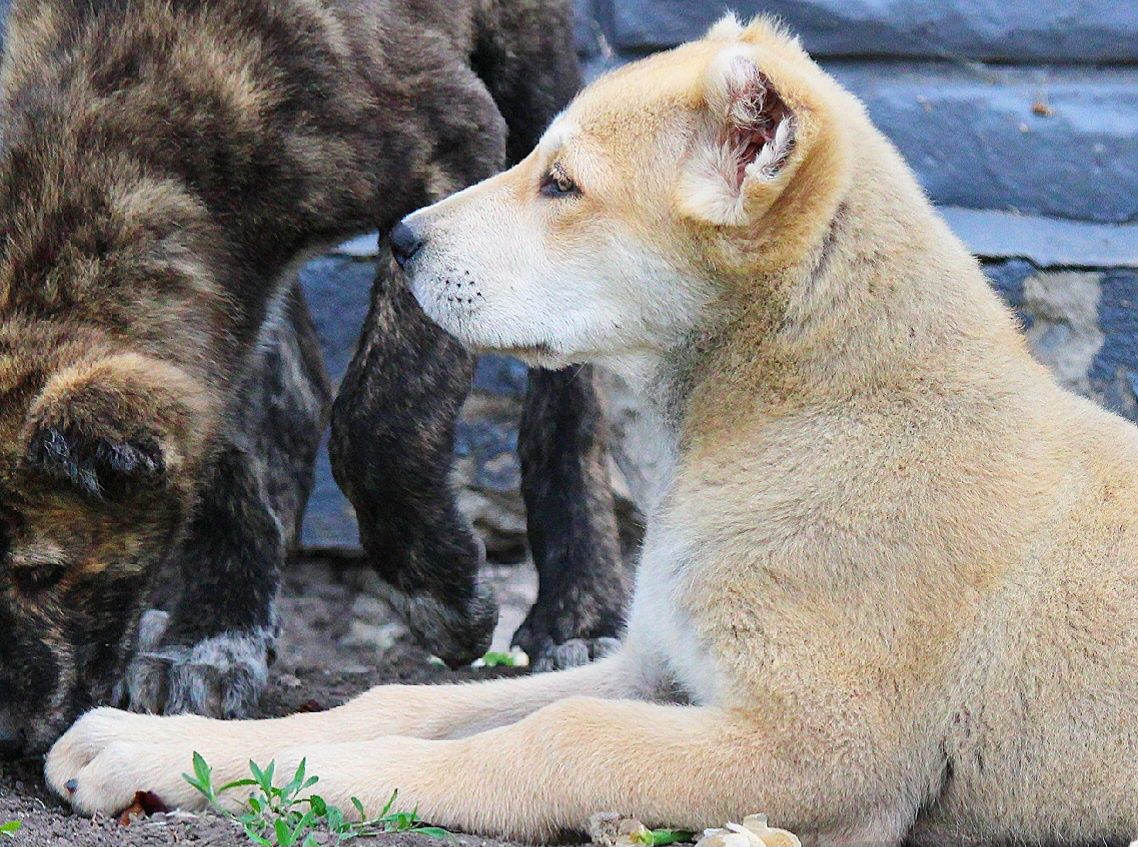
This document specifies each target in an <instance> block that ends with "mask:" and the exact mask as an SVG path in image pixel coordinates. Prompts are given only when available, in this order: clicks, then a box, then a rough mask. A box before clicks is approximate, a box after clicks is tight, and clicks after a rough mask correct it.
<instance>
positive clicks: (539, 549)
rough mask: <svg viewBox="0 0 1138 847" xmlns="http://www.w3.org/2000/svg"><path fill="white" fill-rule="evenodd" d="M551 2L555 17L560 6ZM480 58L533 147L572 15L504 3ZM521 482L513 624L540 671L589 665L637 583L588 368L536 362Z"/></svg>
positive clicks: (508, 114)
mask: <svg viewBox="0 0 1138 847" xmlns="http://www.w3.org/2000/svg"><path fill="white" fill-rule="evenodd" d="M565 13H566V8H565V7H561V9H560V10H558V9H557V8H555V7H553V6H550V7H549V8H547V10H546V14H547V16H548V17H552V16H555V15H557V14H565ZM497 14H498V16H497V19H496V20H495V22H494V23H495V26H493V27H491V28H490V29H489V30H488V31H489V32H491V33H493V35H491V36H489V37H488V38H487V39H486V41H485V42H484V43H483V44H482V45H481V46H480V52H479V53H477V54H476V55H475V56H474V63H475V67H476V68H477V70H478V73H479V75H480V76H481V77H482V79H483V80H484V81H485V83H486V86H487V88H488V89H489V90H490V92H491V94H492V95H493V96H494V100H495V101H496V102H497V104H498V107H499V109H501V111H502V116H503V117H504V118H505V119H506V124H507V126H508V128H509V139H508V142H507V152H508V158H509V160H510V163H511V164H513V163H514V162H517V161H520V160H521V159H522V158H523V157H525V156H526V155H528V154H529V152H530V150H532V149H533V148H534V147H535V146H536V144H537V142H538V140H539V139H540V138H541V135H542V133H543V132H545V129H546V127H547V126H548V124H549V123H550V122H551V121H552V120H553V118H554V117H555V116H556V115H557V113H558V112H560V111H561V110H562V109H563V108H564V107H565V105H566V104H567V103H568V102H569V100H570V99H571V98H572V97H573V95H574V94H576V92H577V89H578V87H579V86H580V72H579V70H578V67H577V58H576V55H575V54H574V52H573V46H572V43H571V40H570V39H567V38H566V37H565V31H566V30H568V29H569V28H570V27H569V21H567V20H566V21H563V22H562V24H561V25H560V26H558V25H556V24H553V23H551V22H550V20H548V19H542V18H539V17H535V16H534V15H533V14H531V13H529V12H528V11H527V9H526V8H525V6H524V5H523V4H508V3H507V4H500V5H499V7H498V13H497ZM519 450H520V453H521V458H522V491H523V494H524V496H525V502H526V511H527V515H528V527H529V539H530V547H531V548H532V551H533V557H534V564H535V565H536V566H537V571H538V576H539V580H540V587H539V591H538V597H537V603H536V604H535V605H534V607H533V609H531V610H530V613H529V616H528V617H527V618H526V620H525V623H523V624H522V626H521V627H520V628H519V629H518V631H517V632H516V633H515V634H514V639H513V641H514V643H515V644H517V645H518V646H520V647H521V648H522V649H524V650H525V651H526V652H527V653H528V654H529V655H530V657H531V659H532V661H533V665H534V668H535V669H538V670H549V669H552V668H566V667H571V666H573V665H579V664H584V663H586V662H588V661H589V660H590V659H591V658H596V657H598V656H600V655H602V654H604V653H605V652H608V651H609V650H611V649H612V648H613V647H615V646H616V643H617V642H616V637H617V636H618V635H619V634H620V629H621V624H622V620H623V615H622V613H623V610H624V606H625V603H626V601H627V600H628V596H629V591H630V589H631V585H630V582H631V580H630V578H629V575H628V574H627V573H626V569H625V567H624V564H623V561H622V559H621V555H620V543H619V540H618V536H617V528H616V519H615V516H614V513H613V496H612V488H611V484H610V481H609V474H608V464H609V462H608V447H607V445H606V427H605V422H604V412H603V410H602V408H601V404H600V400H599V397H598V387H597V382H596V379H595V378H594V373H593V369H592V368H591V367H585V368H570V369H567V370H564V371H558V372H548V371H536V370H531V371H530V374H529V390H528V392H527V394H526V403H525V412H524V414H523V417H522V424H521V432H520V435H519Z"/></svg>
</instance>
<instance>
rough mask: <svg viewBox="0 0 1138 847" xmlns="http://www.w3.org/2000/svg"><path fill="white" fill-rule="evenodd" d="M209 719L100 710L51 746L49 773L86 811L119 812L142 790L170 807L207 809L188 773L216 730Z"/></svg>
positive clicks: (73, 802)
mask: <svg viewBox="0 0 1138 847" xmlns="http://www.w3.org/2000/svg"><path fill="white" fill-rule="evenodd" d="M208 723H209V722H207V721H205V720H204V719H201V718H197V717H193V716H182V717H174V718H164V717H157V716H154V715H137V714H132V713H130V712H123V711H119V710H118V709H107V708H103V709H96V710H95V711H93V712H89V713H87V714H86V715H85V716H83V717H82V718H80V719H79V721H78V722H76V724H75V725H74V726H73V727H71V729H69V730H68V731H67V732H66V733H64V735H63V737H62V738H60V739H59V740H58V741H57V742H56V743H55V746H53V747H52V748H51V751H50V752H49V753H48V754H47V760H46V762H45V765H44V777H45V779H46V780H47V784H48V786H49V787H50V788H51V789H52V791H54V792H55V793H56V794H58V795H59V796H60V797H62V798H63V799H64V800H66V801H68V802H69V803H71V805H72V806H73V807H74V808H75V809H76V810H77V811H79V812H83V813H85V814H95V813H97V812H103V813H106V814H113V813H115V812H119V811H121V810H123V809H125V808H126V807H127V806H129V805H130V804H131V803H132V802H133V800H134V797H135V794H136V793H137V792H139V791H148V792H151V793H153V794H154V795H156V796H157V798H158V799H159V800H160V801H161V802H162V803H163V804H164V805H166V806H170V807H175V806H176V807H179V808H185V809H195V808H201V807H202V806H204V804H205V798H204V797H203V796H202V795H201V794H200V793H199V792H198V791H196V790H195V789H194V788H193V787H191V786H190V785H189V783H187V782H186V780H185V779H184V778H183V776H182V774H183V773H186V772H188V771H190V770H191V769H192V765H193V753H194V751H195V750H196V749H199V746H200V742H202V741H204V740H206V739H209V738H210V736H211V734H213V733H211V732H210V728H209V726H208ZM195 741H196V742H199V743H195Z"/></svg>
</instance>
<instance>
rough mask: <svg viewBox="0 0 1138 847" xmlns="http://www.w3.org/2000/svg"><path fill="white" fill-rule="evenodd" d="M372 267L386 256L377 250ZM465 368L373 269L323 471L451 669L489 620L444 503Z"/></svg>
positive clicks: (387, 272)
mask: <svg viewBox="0 0 1138 847" xmlns="http://www.w3.org/2000/svg"><path fill="white" fill-rule="evenodd" d="M380 246H381V248H382V249H381V256H386V255H387V244H386V240H384V242H382V243H381V245H380ZM471 371H472V359H471V357H470V355H469V354H468V353H466V352H465V351H464V350H463V349H462V348H461V347H460V346H459V344H458V343H457V342H456V341H454V339H452V338H451V337H450V336H448V335H447V334H445V333H444V332H443V331H442V330H440V329H439V328H438V327H436V326H435V325H434V324H432V323H431V322H430V321H429V320H427V318H426V316H425V315H424V314H423V313H422V310H421V309H420V308H419V305H418V304H417V303H416V302H415V299H414V297H412V296H411V293H410V292H409V291H408V290H407V288H406V286H405V285H404V284H403V279H402V275H401V274H400V273H399V272H398V271H397V270H396V269H394V268H393V267H391V265H390V263H389V261H387V260H386V259H381V260H380V263H379V270H378V273H377V274H376V280H375V286H374V288H373V290H372V302H371V309H370V311H369V313H368V317H367V321H366V322H365V323H364V332H363V335H362V336H361V338H360V343H359V347H358V349H357V350H356V355H355V358H354V359H353V360H352V363H351V365H350V366H349V367H348V371H347V374H346V375H345V376H344V380H343V382H342V383H341V384H340V392H339V395H338V396H337V398H336V402H335V404H334V406H333V411H332V441H331V446H330V451H331V457H332V470H333V473H334V474H335V477H336V481H337V482H338V483H339V484H340V487H341V488H342V489H343V490H344V493H345V494H346V495H347V497H348V499H349V500H351V502H352V505H353V506H354V507H355V510H356V517H357V519H358V520H359V527H360V540H361V542H362V543H363V547H364V550H365V552H366V553H367V555H368V557H369V559H370V561H371V564H372V565H373V566H374V567H375V569H376V570H377V571H378V572H379V574H380V576H382V577H383V579H384V580H385V581H386V582H387V584H388V585H389V586H390V587H391V591H390V593H389V595H388V596H389V599H390V600H391V602H392V604H393V605H394V606H395V607H396V608H397V609H398V610H399V611H400V613H401V614H402V615H403V617H404V618H405V619H406V621H407V624H408V626H409V627H410V629H411V631H412V632H413V633H414V634H415V636H416V637H417V638H418V639H419V640H420V641H421V642H422V643H423V644H424V645H426V646H427V647H428V648H429V649H431V650H432V651H434V653H435V654H436V655H438V656H440V657H441V658H443V659H444V660H446V661H447V662H448V663H450V664H452V665H456V666H457V665H461V664H465V663H468V662H470V661H472V660H473V659H475V658H477V657H478V656H480V655H481V654H482V653H483V652H484V651H485V650H486V648H487V647H488V646H489V643H490V636H491V634H492V632H493V630H494V624H495V623H496V622H497V619H498V610H497V606H496V605H495V603H494V598H493V595H492V594H491V593H490V591H489V589H488V587H487V586H485V585H483V584H482V583H480V582H479V581H478V569H479V566H480V565H481V563H482V561H483V557H484V550H483V547H482V545H481V542H480V541H479V539H478V537H477V536H475V535H474V532H473V529H472V528H471V526H470V523H469V521H467V519H466V518H465V517H464V516H463V515H462V513H461V512H460V511H459V510H458V506H457V505H456V503H455V501H454V493H453V486H452V484H451V479H450V473H451V465H452V453H453V448H454V424H455V420H456V418H457V417H458V413H459V409H460V408H461V407H462V402H463V400H464V399H465V397H466V394H467V392H468V391H469V390H470V379H471Z"/></svg>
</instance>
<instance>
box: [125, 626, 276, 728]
mask: <svg viewBox="0 0 1138 847" xmlns="http://www.w3.org/2000/svg"><path fill="white" fill-rule="evenodd" d="M270 643H271V638H270V636H268V635H267V634H266V633H263V632H253V633H226V634H224V635H217V636H213V637H211V638H206V639H203V640H202V641H199V642H198V643H196V644H193V645H189V646H181V645H167V646H163V647H158V648H156V649H153V650H151V651H148V652H143V653H139V654H138V655H137V656H135V658H134V659H133V660H132V662H131V664H130V667H129V668H128V669H127V674H126V700H127V705H128V706H129V708H131V709H132V710H134V711H138V712H151V713H155V714H167V715H176V714H184V713H189V714H196V715H205V716H207V717H213V718H225V719H234V718H245V717H249V715H250V714H251V712H252V711H253V709H254V708H255V707H256V705H257V702H258V701H259V700H260V696H261V692H262V691H263V690H264V688H265V685H266V683H267V682H268V678H269V646H270Z"/></svg>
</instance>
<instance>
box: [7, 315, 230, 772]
mask: <svg viewBox="0 0 1138 847" xmlns="http://www.w3.org/2000/svg"><path fill="white" fill-rule="evenodd" d="M206 406H207V403H206V399H205V396H204V394H203V392H201V391H200V390H199V389H198V388H197V387H196V386H195V384H194V383H193V381H192V380H190V379H189V378H188V377H187V376H186V374H185V373H183V372H182V371H181V370H180V369H178V368H177V367H174V366H171V365H169V364H166V363H163V362H160V361H158V360H155V359H152V358H149V357H147V356H145V355H140V354H138V353H132V352H119V351H116V349H115V347H114V346H113V344H109V343H108V339H106V338H105V337H103V336H101V335H98V334H92V333H90V332H89V331H86V330H83V329H82V328H80V327H76V326H72V327H67V326H61V325H53V324H51V323H49V322H43V321H40V322H23V321H20V320H10V321H8V322H6V323H4V324H0V753H6V754H8V755H12V754H19V753H30V752H38V751H42V750H43V749H45V748H46V747H47V746H48V745H49V744H50V743H51V742H52V741H53V740H54V739H55V738H56V737H57V736H58V735H59V734H60V733H61V732H62V731H63V730H64V729H66V727H67V725H68V724H69V723H70V722H71V721H72V720H73V719H74V718H75V717H76V716H77V715H78V714H79V713H80V712H81V711H83V710H84V709H86V708H89V707H90V706H91V705H93V704H95V703H98V702H101V701H106V699H107V698H108V696H109V695H110V692H111V688H112V686H113V685H114V683H115V682H116V681H117V678H118V675H119V673H120V672H121V669H122V667H123V664H124V661H125V657H126V654H127V652H128V651H129V649H130V647H131V645H132V641H133V638H134V633H135V630H136V628H137V623H138V618H139V615H140V613H141V610H142V604H143V602H144V600H145V598H146V594H147V590H148V588H149V586H150V575H151V572H152V571H153V569H154V566H155V564H156V563H158V562H160V561H161V560H162V559H163V557H164V556H165V554H166V552H167V551H168V550H169V548H170V546H171V544H172V543H173V542H174V539H175V538H176V536H177V534H178V532H179V531H180V529H181V527H182V526H183V523H184V521H185V519H186V515H187V511H188V509H190V508H191V506H192V498H193V480H194V479H195V478H196V474H197V469H196V467H195V463H196V462H197V461H198V459H197V458H196V457H197V456H198V455H199V454H200V452H201V444H200V441H201V435H200V431H199V428H200V424H201V421H202V420H203V417H204V415H205V413H206Z"/></svg>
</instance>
